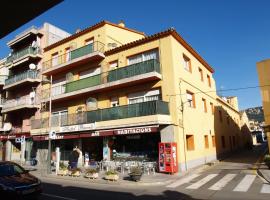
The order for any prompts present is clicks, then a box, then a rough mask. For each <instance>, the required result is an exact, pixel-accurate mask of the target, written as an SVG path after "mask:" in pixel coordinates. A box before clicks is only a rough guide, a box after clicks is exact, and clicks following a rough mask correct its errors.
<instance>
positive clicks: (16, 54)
mask: <svg viewBox="0 0 270 200" xmlns="http://www.w3.org/2000/svg"><path fill="white" fill-rule="evenodd" d="M39 53H41V51H40V48H39V47H37V48H34V47H31V46H30V47H26V48H24V49H21V50H19V51H16V52H13V53H12V54H11V56H9V57H7V61H6V63H10V62H12V61H14V60H17V59H19V58H21V57H23V56H25V55H27V54H33V55H36V54H39Z"/></svg>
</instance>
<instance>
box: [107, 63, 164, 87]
mask: <svg viewBox="0 0 270 200" xmlns="http://www.w3.org/2000/svg"><path fill="white" fill-rule="evenodd" d="M149 72H158V73H160V65H159V62H158V61H157V60H155V59H153V60H147V61H144V62H140V63H136V64H132V65H129V66H127V67H122V68H119V69H115V70H112V71H109V74H108V82H112V81H117V80H120V79H124V78H129V77H132V76H136V75H140V74H145V73H149Z"/></svg>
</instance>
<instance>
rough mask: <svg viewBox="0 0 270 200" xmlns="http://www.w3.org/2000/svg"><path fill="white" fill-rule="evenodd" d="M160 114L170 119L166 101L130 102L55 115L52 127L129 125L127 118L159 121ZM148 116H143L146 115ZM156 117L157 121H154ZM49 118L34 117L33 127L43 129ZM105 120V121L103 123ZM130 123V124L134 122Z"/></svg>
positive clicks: (134, 121)
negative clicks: (112, 122) (122, 104)
mask: <svg viewBox="0 0 270 200" xmlns="http://www.w3.org/2000/svg"><path fill="white" fill-rule="evenodd" d="M154 115H155V116H156V118H151V117H150V116H154ZM158 115H167V116H166V120H165V121H166V123H168V122H169V121H170V117H169V115H170V113H169V104H168V102H164V101H160V100H157V101H147V102H142V103H136V104H129V105H125V106H117V107H111V108H105V109H98V110H93V111H88V112H83V113H79V114H69V115H62V116H59V117H58V116H53V117H52V122H51V124H52V127H59V126H70V125H78V124H89V123H97V128H102V127H104V124H106V125H107V126H108V125H109V124H110V123H108V122H107V121H113V120H117V121H116V122H115V123H116V124H117V125H118V126H121V125H122V126H123V125H127V121H126V119H128V118H134V117H135V118H137V119H136V120H135V119H133V120H132V123H136V122H139V121H140V120H139V118H140V117H142V119H143V120H141V123H143V124H146V123H159V122H158V119H164V118H158V117H157V116H158ZM146 116H147V118H143V117H146ZM153 119H155V120H156V121H154V120H153ZM48 121H49V120H48V118H44V119H34V120H32V121H31V128H32V129H41V128H48V125H49V123H48ZM103 122H105V123H103ZM132 123H130V124H132Z"/></svg>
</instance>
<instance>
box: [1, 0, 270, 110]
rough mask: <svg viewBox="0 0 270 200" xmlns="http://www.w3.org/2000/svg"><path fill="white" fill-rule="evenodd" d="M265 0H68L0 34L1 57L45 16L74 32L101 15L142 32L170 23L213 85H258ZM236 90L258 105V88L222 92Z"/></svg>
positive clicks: (264, 46)
mask: <svg viewBox="0 0 270 200" xmlns="http://www.w3.org/2000/svg"><path fill="white" fill-rule="evenodd" d="M131 2H132V3H131ZM269 8H270V1H268V0H256V1H255V0H188V1H186V0H166V1H156V0H149V1H146V0H143V1H142V0H136V1H130V2H129V1H126V0H114V1H109V0H108V1H106V0H105V1H88V0H67V1H64V2H62V3H60V4H59V5H57V6H55V7H53V8H52V9H50V10H49V11H47V12H46V13H44V14H42V15H40V16H39V17H37V18H36V19H34V20H32V21H30V22H28V23H27V24H25V25H23V26H22V27H21V28H19V29H18V30H16V31H14V32H12V33H11V34H9V35H8V36H6V37H5V38H3V39H1V40H0V58H2V57H4V56H6V55H7V54H8V53H9V49H8V47H7V46H6V43H7V41H9V40H11V39H12V38H13V37H14V36H15V35H16V34H18V33H20V32H21V31H23V30H24V29H26V28H28V27H29V26H31V25H36V26H40V25H41V24H42V23H43V22H49V23H52V24H54V25H56V26H59V27H60V28H62V29H64V30H66V31H68V32H70V33H74V32H75V30H76V29H77V28H81V29H84V28H86V27H88V26H90V25H93V24H95V23H97V22H99V21H101V20H108V21H111V22H115V23H117V22H118V21H119V20H121V19H122V20H124V21H125V24H126V26H127V27H130V28H134V29H136V30H139V31H142V32H145V33H146V34H147V35H150V34H153V33H156V32H159V31H162V30H165V29H167V28H169V27H174V28H175V29H176V30H177V31H178V33H179V34H180V35H182V37H183V38H184V39H185V40H186V41H187V42H188V43H189V44H191V46H192V47H193V48H194V49H196V51H197V52H199V53H200V55H201V56H202V57H203V58H204V59H205V60H206V61H207V62H208V63H209V64H210V65H211V66H212V67H213V68H214V69H215V74H214V77H215V80H216V86H217V89H220V88H223V89H230V88H239V87H247V86H256V85H258V84H259V83H258V78H257V71H256V62H258V61H260V60H263V59H266V58H270V12H269ZM222 94H223V95H224V96H225V95H226V96H238V98H239V105H240V108H241V109H243V108H248V107H254V106H260V105H261V104H262V102H261V96H260V92H259V89H249V90H238V91H234V92H232V91H230V92H223V93H222Z"/></svg>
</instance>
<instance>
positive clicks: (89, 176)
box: [85, 173, 98, 179]
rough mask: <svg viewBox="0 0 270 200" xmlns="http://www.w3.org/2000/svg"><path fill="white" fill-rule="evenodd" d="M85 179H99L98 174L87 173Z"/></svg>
mask: <svg viewBox="0 0 270 200" xmlns="http://www.w3.org/2000/svg"><path fill="white" fill-rule="evenodd" d="M85 178H90V179H97V178H98V173H86V174H85Z"/></svg>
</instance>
